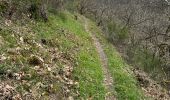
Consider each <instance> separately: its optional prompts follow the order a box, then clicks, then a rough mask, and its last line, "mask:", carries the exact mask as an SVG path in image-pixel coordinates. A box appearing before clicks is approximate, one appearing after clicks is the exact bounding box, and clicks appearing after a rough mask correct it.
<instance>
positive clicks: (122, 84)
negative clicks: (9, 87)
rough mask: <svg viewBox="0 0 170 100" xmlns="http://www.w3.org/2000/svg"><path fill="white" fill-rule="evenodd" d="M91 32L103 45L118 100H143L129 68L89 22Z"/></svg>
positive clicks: (98, 30)
mask: <svg viewBox="0 0 170 100" xmlns="http://www.w3.org/2000/svg"><path fill="white" fill-rule="evenodd" d="M90 26H91V31H92V32H93V33H96V36H97V37H98V38H99V39H100V42H101V43H102V45H103V48H104V50H105V53H106V55H107V57H108V61H109V69H110V72H111V74H112V77H113V79H114V84H113V85H114V90H115V92H116V93H117V98H118V99H119V100H143V99H144V95H143V93H142V91H141V90H140V88H139V87H138V86H137V81H136V79H135V78H134V77H133V74H132V72H131V71H130V69H129V66H128V65H127V64H126V63H125V62H124V61H123V59H122V58H121V56H120V55H119V54H118V52H117V51H116V49H115V48H114V47H113V45H112V44H111V43H109V42H108V41H107V40H106V39H105V38H104V35H103V34H102V32H101V31H100V29H99V28H97V27H96V26H95V24H94V23H93V22H90Z"/></svg>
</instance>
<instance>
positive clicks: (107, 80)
mask: <svg viewBox="0 0 170 100" xmlns="http://www.w3.org/2000/svg"><path fill="white" fill-rule="evenodd" d="M85 30H86V32H88V33H89V34H90V35H91V37H92V39H93V42H94V46H95V47H96V50H97V52H98V54H99V56H100V61H101V63H102V70H103V74H104V82H103V84H104V86H105V88H106V90H107V93H106V96H105V100H116V98H115V97H114V95H113V79H112V77H111V74H110V72H109V69H108V59H107V57H106V55H105V53H104V50H103V48H102V45H101V44H100V42H99V40H98V39H97V38H96V36H95V34H92V33H91V32H90V30H89V28H88V21H87V19H85Z"/></svg>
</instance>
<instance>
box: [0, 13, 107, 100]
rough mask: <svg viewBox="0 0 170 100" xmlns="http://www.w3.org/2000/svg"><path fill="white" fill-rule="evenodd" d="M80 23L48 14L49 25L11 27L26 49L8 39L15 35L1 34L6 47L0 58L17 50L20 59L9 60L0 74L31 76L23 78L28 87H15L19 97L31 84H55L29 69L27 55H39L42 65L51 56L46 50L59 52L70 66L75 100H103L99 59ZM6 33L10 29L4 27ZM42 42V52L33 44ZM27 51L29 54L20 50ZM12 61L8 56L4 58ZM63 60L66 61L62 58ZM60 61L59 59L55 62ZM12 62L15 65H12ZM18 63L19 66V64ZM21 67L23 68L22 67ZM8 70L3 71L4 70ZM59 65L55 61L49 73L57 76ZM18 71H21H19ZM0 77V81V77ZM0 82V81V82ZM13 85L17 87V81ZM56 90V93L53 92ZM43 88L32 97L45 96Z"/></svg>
mask: <svg viewBox="0 0 170 100" xmlns="http://www.w3.org/2000/svg"><path fill="white" fill-rule="evenodd" d="M81 21H82V20H74V15H72V14H70V13H68V12H66V11H65V12H60V13H56V14H52V13H49V21H48V22H46V23H45V22H43V21H29V22H28V23H26V24H25V25H24V26H23V25H22V26H21V25H20V22H19V21H18V22H17V23H15V24H14V26H13V28H11V29H12V30H15V29H18V28H19V29H20V31H19V33H22V35H21V36H22V37H23V38H24V40H26V41H27V45H22V44H17V41H16V40H19V39H20V38H19V37H17V36H15V37H12V36H11V35H10V34H13V33H14V34H16V33H15V32H14V31H8V30H3V31H1V33H0V36H2V37H3V39H4V40H5V42H6V43H8V44H9V46H8V45H5V46H3V48H1V49H2V50H3V51H2V52H1V51H0V54H2V53H7V52H6V50H7V49H8V48H16V47H18V46H19V47H21V48H22V50H21V55H18V56H15V57H16V58H17V60H18V61H12V59H9V60H8V61H6V62H5V64H0V68H1V70H0V73H2V75H3V74H4V70H9V69H10V70H12V72H20V71H23V72H24V73H26V74H31V77H25V79H26V80H27V81H28V82H30V83H31V86H30V87H27V86H25V84H22V85H20V86H19V85H16V89H17V91H18V92H19V93H21V94H23V93H24V91H27V90H28V88H30V89H32V88H34V86H35V84H37V83H39V82H41V83H44V85H46V86H48V85H49V84H53V85H54V86H55V84H59V83H58V82H57V80H56V79H53V78H52V77H51V76H50V73H45V74H43V75H39V74H38V73H37V72H36V71H35V70H34V69H33V67H34V66H32V65H29V59H30V55H31V54H33V55H39V56H41V58H45V59H44V61H45V63H48V62H49V61H50V59H51V56H52V55H51V53H49V52H48V49H50V48H58V49H59V50H58V51H59V52H62V54H64V55H65V56H66V57H68V58H70V59H71V60H69V61H70V62H69V63H71V64H73V65H74V71H73V75H72V79H74V80H75V81H77V82H79V86H78V87H73V88H75V89H72V92H76V91H78V93H79V96H77V97H76V96H75V98H76V99H89V98H92V99H93V100H104V96H105V88H104V86H103V74H102V68H101V66H100V65H101V63H100V60H99V56H98V53H97V51H96V50H95V47H94V46H93V42H92V40H91V37H90V36H89V34H88V33H86V32H85V29H84V26H83V25H84V24H82V23H81ZM8 28H9V29H10V27H8ZM42 39H44V40H46V42H47V43H46V45H43V47H44V48H43V49H41V48H39V47H38V46H37V45H36V44H35V43H33V42H32V41H35V42H36V43H39V44H41V41H42ZM25 47H30V49H29V50H27V49H24V48H25ZM8 56H10V57H12V55H8ZM64 59H66V58H64ZM59 60H60V59H59ZM13 62H15V64H13ZM21 62H22V63H21ZM22 64H23V66H22ZM7 65H8V66H10V67H6V68H5V66H7ZM15 65H17V66H15ZM63 65H64V64H63V62H61V61H58V60H57V61H56V62H54V64H53V66H52V67H53V68H54V70H53V71H56V72H55V73H57V72H58V69H61V68H62V67H63ZM21 67H22V68H21ZM2 75H1V74H0V77H1V76H2ZM0 80H1V79H0ZM11 81H14V82H13V83H15V84H19V81H17V80H11ZM62 86H63V84H62V83H61V85H60V86H55V87H57V88H59V89H54V90H53V92H54V93H57V92H60V91H61V89H62ZM56 90H58V91H56ZM46 91H47V90H45V89H44V88H42V89H39V90H37V93H38V94H36V95H40V93H46V94H45V96H46V95H48V93H47V92H46Z"/></svg>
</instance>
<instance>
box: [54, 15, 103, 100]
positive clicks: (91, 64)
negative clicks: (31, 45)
mask: <svg viewBox="0 0 170 100" xmlns="http://www.w3.org/2000/svg"><path fill="white" fill-rule="evenodd" d="M62 16H63V15H62ZM66 17H67V19H66V20H65V21H63V20H60V21H57V22H58V25H61V26H62V27H63V28H66V29H69V30H70V31H71V32H73V33H75V35H76V36H78V38H79V41H77V42H79V44H80V46H81V49H80V52H79V53H78V54H77V60H78V63H77V66H76V67H75V69H74V73H73V74H74V78H75V80H77V81H79V82H80V84H79V85H80V86H79V88H78V92H79V93H80V96H79V97H78V98H77V99H88V98H92V99H93V100H104V96H105V88H104V86H103V74H102V68H101V63H100V60H99V56H98V53H97V51H96V50H95V47H94V46H93V42H92V40H91V37H90V35H89V34H88V33H86V32H85V29H84V26H83V25H84V24H81V21H82V20H79V21H75V20H74V16H73V15H71V14H69V13H66ZM59 18H60V17H57V19H59Z"/></svg>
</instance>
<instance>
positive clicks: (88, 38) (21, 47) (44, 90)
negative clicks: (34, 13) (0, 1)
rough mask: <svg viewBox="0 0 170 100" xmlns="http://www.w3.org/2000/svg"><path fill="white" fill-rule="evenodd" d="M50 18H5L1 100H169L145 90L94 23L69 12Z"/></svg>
mask: <svg viewBox="0 0 170 100" xmlns="http://www.w3.org/2000/svg"><path fill="white" fill-rule="evenodd" d="M48 17H49V19H48V21H47V22H44V21H41V20H38V21H36V20H33V19H29V18H27V17H26V18H23V19H20V20H17V21H11V20H8V19H6V18H4V17H2V18H1V20H0V21H1V22H0V23H1V24H0V100H11V99H12V100H67V99H68V100H84V99H85V100H105V99H106V100H115V99H118V100H145V99H149V98H155V99H160V100H166V99H167V100H168V98H169V97H168V95H167V91H166V90H163V89H162V88H161V87H160V86H159V85H157V84H155V83H153V84H155V86H158V88H156V89H155V87H153V88H154V89H155V90H154V89H152V88H151V89H150V88H149V89H150V90H151V92H150V90H149V89H148V88H147V87H149V85H147V86H146V87H145V86H141V83H140V82H139V81H142V82H143V80H144V81H145V78H144V79H143V76H144V75H141V74H140V72H139V71H138V70H137V71H136V70H135V69H132V68H131V67H130V66H129V65H127V64H126V62H125V61H123V59H122V58H121V56H120V54H119V53H118V51H117V50H116V49H115V47H114V46H113V45H112V44H111V43H110V42H108V41H107V40H106V38H105V36H104V35H103V34H102V31H101V30H100V28H99V27H97V26H96V25H95V24H94V22H92V21H91V20H89V19H87V18H85V17H84V16H82V15H79V14H77V13H74V14H71V13H69V12H68V11H63V12H56V13H49V16H48ZM101 49H102V50H101ZM103 59H104V60H103ZM133 71H134V72H136V73H134V72H133ZM138 77H142V79H143V80H139V78H138ZM147 78H148V77H147ZM149 82H150V81H149ZM148 84H150V83H148ZM108 85H110V86H108ZM152 86H153V85H151V87H152ZM147 89H148V90H147ZM152 90H153V91H152ZM148 91H149V92H148ZM155 92H156V93H155ZM152 93H153V94H152Z"/></svg>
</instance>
